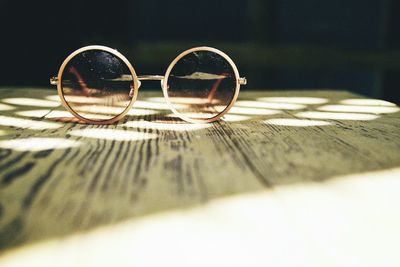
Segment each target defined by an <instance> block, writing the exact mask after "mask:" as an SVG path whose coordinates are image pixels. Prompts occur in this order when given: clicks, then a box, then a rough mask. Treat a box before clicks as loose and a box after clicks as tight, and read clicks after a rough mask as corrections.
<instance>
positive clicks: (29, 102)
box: [2, 97, 61, 107]
mask: <svg viewBox="0 0 400 267" xmlns="http://www.w3.org/2000/svg"><path fill="white" fill-rule="evenodd" d="M2 101H3V102H5V103H8V104H12V105H20V106H27V107H58V106H59V105H61V103H60V102H56V101H50V100H43V99H37V98H24V97H16V98H5V99H2Z"/></svg>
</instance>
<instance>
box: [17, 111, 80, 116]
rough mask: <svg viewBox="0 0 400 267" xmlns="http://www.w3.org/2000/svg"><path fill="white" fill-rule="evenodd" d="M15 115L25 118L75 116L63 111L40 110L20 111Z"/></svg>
mask: <svg viewBox="0 0 400 267" xmlns="http://www.w3.org/2000/svg"><path fill="white" fill-rule="evenodd" d="M15 114H17V115H20V116H24V117H31V118H43V117H46V118H60V117H61V118H63V117H67V118H72V117H74V115H72V114H71V113H69V112H68V111H62V110H49V109H38V110H26V111H19V112H16V113H15Z"/></svg>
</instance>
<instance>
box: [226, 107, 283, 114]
mask: <svg viewBox="0 0 400 267" xmlns="http://www.w3.org/2000/svg"><path fill="white" fill-rule="evenodd" d="M229 113H234V114H240V115H241V114H243V115H274V114H278V113H281V111H280V110H273V109H261V108H249V107H236V106H234V107H232V108H231V109H230V110H229Z"/></svg>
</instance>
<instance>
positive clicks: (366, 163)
mask: <svg viewBox="0 0 400 267" xmlns="http://www.w3.org/2000/svg"><path fill="white" fill-rule="evenodd" d="M0 110H1V113H0V114H1V115H0V265H1V266H24V264H26V263H28V262H29V263H32V264H33V263H37V264H38V265H39V266H54V262H57V265H61V266H73V265H80V266H91V265H93V266H110V265H111V264H114V265H124V264H126V263H129V264H135V265H136V266H160V265H161V266H265V265H266V264H269V265H272V266H357V265H359V266H378V265H379V266H399V264H400V253H398V248H399V247H400V211H399V207H398V203H400V202H399V201H400V196H399V195H400V194H399V192H400V191H399V190H400V181H399V180H400V112H399V111H400V109H399V108H398V107H397V106H396V105H394V104H392V103H389V102H385V101H381V100H374V99H365V98H363V97H362V96H359V95H354V94H352V93H349V92H346V91H333V90H319V91H272V92H265V91H253V92H242V93H241V95H240V98H239V101H238V102H237V104H236V105H235V106H234V107H233V109H232V110H231V112H230V113H229V114H228V115H226V116H225V117H224V119H223V121H220V122H217V123H212V124H187V123H182V122H181V121H179V120H178V119H176V118H174V117H173V116H170V111H169V110H168V106H167V105H166V103H165V102H164V100H163V98H162V95H161V92H151V91H150V92H139V96H138V100H137V102H136V103H135V104H134V108H133V109H132V111H131V112H130V113H129V114H128V116H127V117H125V118H124V119H123V120H122V121H120V122H119V123H118V124H113V125H107V126H105V125H97V126H96V125H86V124H81V123H77V122H76V121H74V120H73V118H72V117H71V115H69V114H68V113H67V112H66V111H65V110H64V109H63V108H62V107H61V106H60V103H59V101H58V98H57V95H56V92H55V91H54V90H49V89H32V88H31V89H29V88H3V89H0ZM121 259H122V260H121ZM32 266H33V265H32ZM131 266H133V265H131Z"/></svg>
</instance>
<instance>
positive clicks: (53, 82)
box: [50, 77, 58, 85]
mask: <svg viewBox="0 0 400 267" xmlns="http://www.w3.org/2000/svg"><path fill="white" fill-rule="evenodd" d="M50 84H51V85H57V84H58V77H51V78H50Z"/></svg>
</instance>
